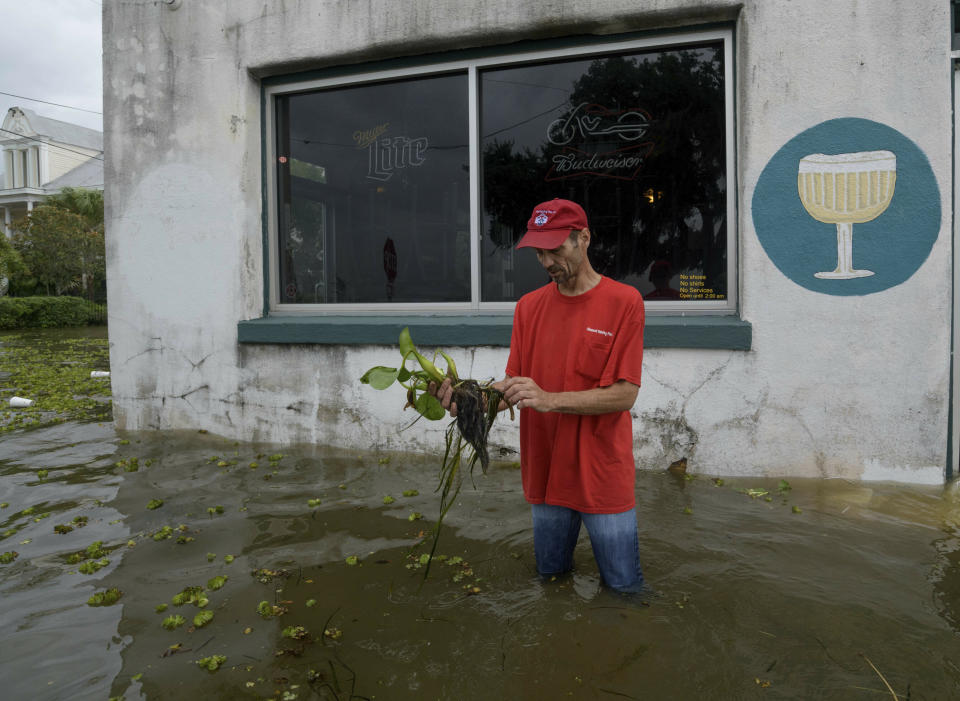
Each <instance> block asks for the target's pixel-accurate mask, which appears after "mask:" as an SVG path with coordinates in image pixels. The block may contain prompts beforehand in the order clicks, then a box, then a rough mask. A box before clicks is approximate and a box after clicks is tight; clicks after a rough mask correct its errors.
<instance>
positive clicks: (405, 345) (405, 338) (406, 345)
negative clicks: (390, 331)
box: [400, 326, 417, 357]
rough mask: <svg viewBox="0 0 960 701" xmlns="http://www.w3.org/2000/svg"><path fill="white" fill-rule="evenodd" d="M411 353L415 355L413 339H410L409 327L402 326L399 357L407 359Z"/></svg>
mask: <svg viewBox="0 0 960 701" xmlns="http://www.w3.org/2000/svg"><path fill="white" fill-rule="evenodd" d="M411 352H413V353H416V352H417V349H416V346H414V345H413V339H411V338H410V327H409V326H404V327H403V331H401V332H400V355H402V356H403V357H407V355H408V354H410V353H411Z"/></svg>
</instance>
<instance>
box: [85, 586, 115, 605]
mask: <svg viewBox="0 0 960 701" xmlns="http://www.w3.org/2000/svg"><path fill="white" fill-rule="evenodd" d="M121 596H123V592H122V591H120V590H119V589H117V588H116V587H110V588H109V589H107V590H106V591H98V592H96V593H95V594H94V595H93V596H91V597H90V598H89V599H87V606H112V605H113V604H115V603H117V602H118V601H119V600H120V597H121Z"/></svg>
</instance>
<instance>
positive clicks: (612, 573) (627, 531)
mask: <svg viewBox="0 0 960 701" xmlns="http://www.w3.org/2000/svg"><path fill="white" fill-rule="evenodd" d="M531 512H532V514H533V551H534V554H535V556H536V560H537V572H539V573H540V574H541V575H545V576H550V575H556V574H563V573H565V572H569V571H570V570H572V569H573V549H574V547H576V545H577V537H578V536H579V535H580V523H581V522H582V523H583V524H584V525H586V527H587V533H589V534H590V545H591V546H592V547H593V557H594V559H595V560H596V561H597V567H598V568H599V570H600V576H601V577H602V578H603V582H604V584H606V585H607V586H608V587H610V588H611V589H616V590H617V591H622V592H639V591H641V590H642V589H643V573H642V572H641V571H640V544H639V540H638V537H637V517H636V515H635V514H634V511H633V509H630V510H629V511H624V512H623V513H619V514H588V513H583V512H581V511H574V510H573V509H568V508H567V507H565V506H554V505H553V504H531Z"/></svg>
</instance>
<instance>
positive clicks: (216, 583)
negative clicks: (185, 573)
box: [207, 574, 229, 591]
mask: <svg viewBox="0 0 960 701" xmlns="http://www.w3.org/2000/svg"><path fill="white" fill-rule="evenodd" d="M228 579H229V577H227V576H226V575H225V574H221V575H218V576H216V577H214V578H213V579H209V580H207V589H212V590H214V591H216V590H217V589H222V588H223V585H224V584H226V583H227V580H228Z"/></svg>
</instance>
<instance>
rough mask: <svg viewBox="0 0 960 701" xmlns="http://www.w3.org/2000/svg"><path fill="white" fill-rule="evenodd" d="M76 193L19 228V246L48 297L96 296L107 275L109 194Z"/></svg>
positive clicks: (67, 193)
mask: <svg viewBox="0 0 960 701" xmlns="http://www.w3.org/2000/svg"><path fill="white" fill-rule="evenodd" d="M89 192H95V191H81V190H77V189H74V190H70V191H65V192H64V193H61V195H56V196H54V197H51V198H50V199H49V200H48V201H47V202H46V203H44V204H42V205H40V206H39V207H36V208H34V210H33V211H32V212H30V214H29V215H27V217H25V218H24V219H21V220H19V221H17V222H16V223H15V224H14V229H15V233H14V237H13V246H14V248H15V249H16V250H17V251H18V252H19V253H20V256H21V258H22V259H23V262H24V263H25V264H26V266H27V268H28V269H29V270H30V274H31V275H32V276H33V277H34V278H36V280H37V283H38V285H40V286H42V287H43V289H44V290H45V291H46V293H47V294H55V295H61V294H64V293H66V292H68V291H73V290H79V291H81V293H82V294H84V295H86V296H87V297H92V295H93V290H94V289H95V287H96V283H97V282H98V281H99V280H102V279H103V277H104V275H105V262H104V242H103V195H102V194H101V193H99V192H95V194H93V195H87V194H86V193H89Z"/></svg>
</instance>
